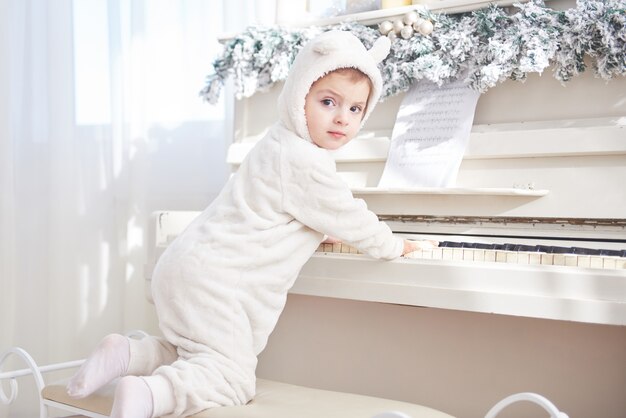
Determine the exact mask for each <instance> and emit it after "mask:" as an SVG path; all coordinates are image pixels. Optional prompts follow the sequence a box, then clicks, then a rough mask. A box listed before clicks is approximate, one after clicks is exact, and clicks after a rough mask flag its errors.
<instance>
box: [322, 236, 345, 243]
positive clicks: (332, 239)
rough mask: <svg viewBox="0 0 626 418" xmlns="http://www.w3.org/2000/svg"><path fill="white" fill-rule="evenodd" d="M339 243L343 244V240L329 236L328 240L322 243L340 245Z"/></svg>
mask: <svg viewBox="0 0 626 418" xmlns="http://www.w3.org/2000/svg"><path fill="white" fill-rule="evenodd" d="M339 243H341V240H338V239H337V238H335V237H329V236H328V235H327V236H326V239H325V240H324V241H322V244H339Z"/></svg>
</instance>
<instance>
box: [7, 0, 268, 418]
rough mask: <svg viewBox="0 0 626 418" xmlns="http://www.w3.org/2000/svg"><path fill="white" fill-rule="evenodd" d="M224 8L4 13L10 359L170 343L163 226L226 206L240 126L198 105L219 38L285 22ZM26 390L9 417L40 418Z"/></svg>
mask: <svg viewBox="0 0 626 418" xmlns="http://www.w3.org/2000/svg"><path fill="white" fill-rule="evenodd" d="M222 3H223V2H221V1H205V0H180V1H175V2H172V1H169V0H149V1H148V0H132V1H131V0H90V1H82V0H75V1H72V0H54V1H51V0H0V63H1V65H0V92H1V94H0V280H1V282H0V288H1V291H0V351H2V350H4V349H5V348H8V347H10V346H15V345H19V346H22V347H24V348H26V349H27V350H28V351H29V352H30V353H31V354H32V355H33V356H34V357H35V359H36V360H37V361H38V362H40V363H41V364H46V363H50V362H54V361H66V360H69V359H73V358H79V357H81V356H84V355H86V353H87V352H88V351H89V350H90V349H92V348H93V346H94V345H95V344H96V343H97V341H98V340H99V339H100V338H101V337H103V336H104V335H106V334H107V333H110V332H124V331H126V330H129V329H133V328H144V329H146V328H147V330H148V331H156V329H155V318H154V313H153V308H152V307H151V306H150V305H148V304H147V302H146V301H145V296H144V291H145V289H144V278H143V264H144V263H145V244H146V243H145V240H144V236H145V226H146V224H147V222H148V218H149V214H150V213H151V212H152V211H153V210H157V209H187V210H200V209H202V208H204V207H205V206H206V205H207V204H208V203H209V202H210V201H211V200H212V199H213V198H214V197H215V196H216V194H217V193H218V192H219V190H220V188H221V186H222V185H223V183H224V181H225V180H226V178H227V174H228V168H227V166H226V164H225V153H226V146H227V143H228V132H229V130H228V124H229V123H230V119H229V118H230V114H229V111H228V109H227V108H226V107H225V105H224V103H220V104H218V105H216V106H211V105H209V104H207V103H204V102H202V101H201V99H200V98H199V96H198V92H199V90H200V89H201V88H202V87H203V83H204V78H205V77H206V75H207V74H208V73H209V71H210V64H211V62H212V60H213V58H214V56H215V54H216V53H217V52H218V50H219V44H218V43H217V41H216V35H218V34H219V33H221V32H229V31H238V30H241V29H243V28H244V27H245V26H246V25H247V24H251V23H253V21H254V20H255V19H260V18H262V19H264V20H265V22H264V23H271V22H268V20H271V16H270V17H268V16H267V10H268V7H270V8H271V5H272V4H273V0H272V1H269V0H259V1H256V2H255V1H252V0H238V1H232V2H224V5H223V4H222ZM242 10H245V11H246V13H245V14H242V12H241V11H242ZM261 11H263V12H264V13H261ZM18 367H22V366H18ZM21 380H25V379H21ZM21 385H22V383H21ZM20 391H21V392H22V393H24V394H25V395H21V396H20V403H18V405H14V406H11V409H8V408H4V407H0V417H8V416H11V417H19V416H24V417H26V416H35V415H36V413H35V412H33V411H35V410H36V402H35V401H34V398H33V397H32V396H31V395H28V393H29V392H30V388H29V386H28V385H26V386H25V388H22V387H21V386H20ZM29 396H30V397H29ZM3 408H4V409H3Z"/></svg>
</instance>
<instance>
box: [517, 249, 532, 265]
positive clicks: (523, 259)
mask: <svg viewBox="0 0 626 418" xmlns="http://www.w3.org/2000/svg"><path fill="white" fill-rule="evenodd" d="M517 264H530V253H527V252H519V253H517Z"/></svg>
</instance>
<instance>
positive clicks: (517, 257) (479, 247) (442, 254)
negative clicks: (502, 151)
mask: <svg viewBox="0 0 626 418" xmlns="http://www.w3.org/2000/svg"><path fill="white" fill-rule="evenodd" d="M428 239H433V240H437V237H432V236H431V237H428ZM316 253H317V254H326V255H327V254H335V255H348V254H349V255H358V256H365V255H364V254H362V253H361V252H359V251H358V250H357V249H356V248H354V247H352V246H350V245H348V244H345V243H333V244H320V245H319V247H318V248H317V251H316ZM403 258H405V259H413V260H441V261H444V262H470V263H506V264H519V265H543V266H563V267H572V268H589V269H605V270H620V269H626V250H610V249H606V250H602V249H593V248H581V247H561V246H550V245H536V246H530V245H525V244H508V243H505V244H484V243H466V242H455V241H439V246H438V247H436V248H433V249H421V250H417V251H414V252H412V253H409V254H406V255H404V257H403Z"/></svg>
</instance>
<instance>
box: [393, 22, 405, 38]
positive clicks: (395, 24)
mask: <svg viewBox="0 0 626 418" xmlns="http://www.w3.org/2000/svg"><path fill="white" fill-rule="evenodd" d="M403 27H404V22H403V21H402V19H396V20H394V21H393V31H394V32H395V33H396V35H399V34H400V32H401V31H402V28H403Z"/></svg>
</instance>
